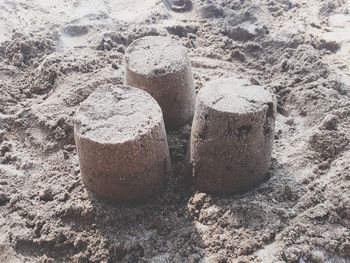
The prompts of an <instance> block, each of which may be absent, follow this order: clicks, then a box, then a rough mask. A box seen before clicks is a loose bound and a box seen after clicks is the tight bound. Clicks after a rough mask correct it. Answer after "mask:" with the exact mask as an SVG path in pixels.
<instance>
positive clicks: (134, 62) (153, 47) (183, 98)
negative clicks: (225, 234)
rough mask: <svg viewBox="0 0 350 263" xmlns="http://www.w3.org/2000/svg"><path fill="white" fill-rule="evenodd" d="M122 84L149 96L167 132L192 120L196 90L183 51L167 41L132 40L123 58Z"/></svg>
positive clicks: (146, 38)
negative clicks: (160, 115) (159, 111)
mask: <svg viewBox="0 0 350 263" xmlns="http://www.w3.org/2000/svg"><path fill="white" fill-rule="evenodd" d="M125 67H126V69H125V84H127V85H130V86H134V87H137V88H141V89H143V90H145V91H147V92H148V93H149V94H151V95H152V96H153V97H154V98H155V99H156V101H157V102H158V103H159V105H160V107H161V108H162V111H163V115H164V121H165V125H166V127H167V128H170V129H174V128H178V127H180V126H182V125H184V124H186V123H188V122H190V121H191V120H192V117H193V113H194V105H195V89H194V79H193V73H192V67H191V63H190V61H189V59H188V56H187V51H186V48H185V47H183V46H182V45H180V44H179V43H177V42H176V41H175V40H172V39H171V38H168V37H161V36H147V37H143V38H140V39H137V40H135V41H134V42H133V43H132V44H131V45H130V46H129V47H128V49H127V51H126V54H125Z"/></svg>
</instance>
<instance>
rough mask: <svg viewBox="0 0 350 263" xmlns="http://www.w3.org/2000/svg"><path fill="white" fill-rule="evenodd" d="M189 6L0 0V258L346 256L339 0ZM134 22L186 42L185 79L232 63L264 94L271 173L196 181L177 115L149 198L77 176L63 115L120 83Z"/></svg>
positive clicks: (344, 44)
mask: <svg viewBox="0 0 350 263" xmlns="http://www.w3.org/2000/svg"><path fill="white" fill-rule="evenodd" d="M209 2H212V3H214V2H215V4H210V5H208V3H209ZM141 3H142V4H141ZM193 4H194V5H193V10H192V11H191V12H189V13H174V12H172V11H169V10H167V9H166V8H165V7H164V5H163V3H162V2H161V1H157V0H145V1H139V0H129V1H127V0H122V1H116V0H114V1H112V0H106V1H93V0H85V1H84V0H75V1H72V0H69V1H68V0H62V1H54V0H32V1H28V0H0V262H300V263H301V262H337V263H338V262H340V263H341V262H350V230H349V227H350V196H349V192H350V190H349V188H350V161H349V160H350V144H349V142H350V134H349V129H350V118H349V116H350V107H349V106H350V100H349V92H350V52H349V51H350V15H349V11H350V3H349V1H346V0H322V1H321V0H318V1H316V0H300V1H297V0H290V1H289V0H261V1H255V0H246V1H239V0H217V1H209V0H203V1H199V0H198V1H194V2H193ZM146 35H170V36H171V37H173V38H174V39H177V40H178V41H180V42H181V43H182V44H183V45H184V46H186V47H187V48H188V50H189V55H190V59H191V61H192V65H193V70H194V77H195V81H196V89H200V88H201V87H202V86H203V84H205V83H206V82H207V81H208V80H210V79H214V78H217V77H231V76H233V75H235V76H238V77H242V78H247V79H248V80H249V81H251V83H252V84H255V85H256V84H260V85H263V86H265V87H266V88H268V89H270V90H271V91H272V92H273V93H274V94H275V95H276V96H277V98H278V114H277V120H276V136H275V148H274V152H273V160H272V166H271V169H270V171H269V177H270V178H269V180H268V181H266V182H265V183H263V184H262V185H261V186H260V187H259V188H257V189H256V190H254V191H251V192H248V193H246V194H243V195H236V196H232V197H220V198H218V197H214V196H210V195H206V194H203V193H196V192H194V191H193V190H192V188H191V184H190V178H189V176H188V174H187V173H186V171H187V169H186V168H187V167H186V165H185V160H186V150H187V147H188V138H189V132H190V128H189V126H185V127H184V128H182V129H180V130H179V131H175V132H171V133H169V135H168V143H169V146H170V154H171V158H172V165H173V166H172V172H171V174H170V175H169V176H168V184H167V187H166V189H164V192H163V193H162V194H160V195H159V196H158V197H157V198H156V199H155V200H154V201H153V202H151V203H149V204H145V205H141V206H137V207H126V206H116V205H111V204H107V203H104V202H102V201H100V200H98V199H96V197H95V196H94V195H92V194H91V193H90V192H89V191H88V190H87V189H86V188H85V187H84V186H83V183H82V181H81V176H80V171H79V165H78V158H77V154H76V150H75V145H74V138H73V123H72V117H73V115H74V113H75V111H76V109H77V107H78V105H79V104H80V103H81V102H82V101H84V100H85V99H86V98H87V97H88V96H89V94H91V92H93V91H94V90H95V89H96V88H98V87H99V86H101V85H102V84H104V83H114V84H119V83H122V82H123V77H124V72H123V69H124V66H123V58H124V52H125V49H126V47H127V46H128V45H129V44H130V43H131V42H132V41H133V40H135V39H137V38H139V37H142V36H146Z"/></svg>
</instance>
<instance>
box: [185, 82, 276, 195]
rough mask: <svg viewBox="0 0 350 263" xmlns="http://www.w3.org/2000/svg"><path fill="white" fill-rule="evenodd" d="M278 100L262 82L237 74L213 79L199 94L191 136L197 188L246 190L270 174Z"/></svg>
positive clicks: (230, 191)
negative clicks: (241, 77)
mask: <svg viewBox="0 0 350 263" xmlns="http://www.w3.org/2000/svg"><path fill="white" fill-rule="evenodd" d="M275 114H276V103H275V101H274V99H273V96H272V95H271V94H270V93H269V92H268V91H266V90H264V89H263V88H262V87H260V86H252V85H249V84H248V82H246V81H244V80H240V79H236V78H229V79H221V80H214V81H211V82H209V83H207V85H206V86H205V87H204V88H202V89H201V90H200V91H199V93H198V96H197V102H196V112H195V115H194V120H193V125H192V135H191V163H192V166H193V176H194V181H195V185H196V187H197V188H198V189H199V190H200V191H203V192H209V193H214V194H232V193H240V192H245V191H248V190H250V189H252V188H254V187H255V186H257V185H259V184H260V183H261V182H263V181H264V179H265V178H266V173H267V171H268V168H269V165H270V160H271V152H272V145H273V139H274V126H275Z"/></svg>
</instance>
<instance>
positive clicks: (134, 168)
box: [74, 85, 170, 202]
mask: <svg viewBox="0 0 350 263" xmlns="http://www.w3.org/2000/svg"><path fill="white" fill-rule="evenodd" d="M74 134H75V141H76V146H77V151H78V155H79V162H80V170H81V175H82V178H83V181H84V183H85V185H86V186H87V187H88V188H89V189H90V190H91V191H93V192H95V193H96V194H97V195H99V196H101V197H103V198H107V199H112V200H115V201H119V202H134V201H142V200H143V199H145V198H147V197H149V196H151V195H154V194H155V193H157V192H158V191H159V190H160V188H161V187H162V184H163V182H164V179H165V178H166V174H167V172H168V170H169V169H170V159H169V150H168V145H167V140H166V134H165V128H164V122H163V116H162V112H161V109H160V107H159V105H158V103H157V102H156V101H155V100H154V99H153V98H152V97H151V96H150V95H149V94H148V93H146V92H144V91H142V90H140V89H137V88H133V87H129V86H122V85H119V86H112V85H106V86H103V87H101V88H99V89H97V90H96V91H95V92H93V93H92V94H91V95H90V97H89V98H88V99H87V100H85V101H84V102H83V103H82V104H81V106H80V108H79V109H78V111H77V113H76V115H75V117H74Z"/></svg>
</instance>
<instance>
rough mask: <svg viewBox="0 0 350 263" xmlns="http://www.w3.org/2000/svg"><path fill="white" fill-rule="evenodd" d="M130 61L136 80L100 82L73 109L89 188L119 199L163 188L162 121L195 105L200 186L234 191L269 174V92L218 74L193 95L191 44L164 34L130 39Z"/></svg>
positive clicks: (194, 157)
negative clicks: (187, 46)
mask: <svg viewBox="0 0 350 263" xmlns="http://www.w3.org/2000/svg"><path fill="white" fill-rule="evenodd" d="M125 67H126V74H125V84H126V85H130V86H133V87H130V86H117V87H112V86H106V87H102V88H99V89H97V90H96V91H95V92H94V93H92V94H91V95H90V97H89V98H88V99H87V100H86V101H85V102H83V103H82V104H81V106H80V108H79V110H78V112H77V113H76V116H75V139H76V145H77V149H78V154H79V159H80V166H81V174H82V177H83V181H84V183H85V184H86V186H87V187H88V188H89V189H90V190H92V191H93V192H95V193H96V194H98V195H100V196H102V197H105V198H108V199H113V200H116V201H121V202H125V201H126V202H128V201H141V200H144V199H145V198H147V197H149V196H152V195H154V194H156V193H157V192H159V191H160V189H161V188H162V184H163V182H164V180H165V177H166V174H167V172H168V171H169V169H170V160H169V149H168V145H167V141H166V132H165V128H164V122H165V125H166V126H167V127H168V128H171V129H175V128H178V127H180V126H182V125H184V124H186V123H190V122H191V121H192V118H193V114H194V112H195V114H194V119H193V126H192V133H191V142H190V146H191V147H190V159H191V165H192V168H193V169H192V172H193V174H192V175H193V179H194V185H195V187H196V189H198V190H200V191H204V192H208V193H214V194H234V193H240V192H244V191H248V190H250V189H252V188H253V187H255V186H257V185H258V184H260V183H261V182H262V181H264V179H265V176H266V173H267V171H268V168H269V165H270V160H271V152H272V145H273V138H274V122H275V114H276V104H275V102H274V99H273V96H272V95H271V94H270V93H269V92H268V91H266V90H265V89H263V88H262V87H260V86H252V85H250V84H249V83H248V82H247V81H244V80H240V79H236V78H229V79H219V80H216V81H211V82H209V83H207V85H206V86H205V87H204V88H203V89H202V90H200V92H199V94H198V96H197V101H196V98H195V90H194V80H193V74H192V69H191V64H190V61H189V59H188V56H187V52H186V49H185V48H184V47H182V46H181V45H180V44H178V43H176V42H175V41H174V40H172V39H170V38H167V37H144V38H141V39H138V40H136V41H135V42H133V43H132V44H131V45H130V47H129V48H128V50H127V52H126V56H125ZM149 94H150V95H149ZM152 97H153V98H154V99H153V98H152ZM195 101H196V102H195ZM163 118H164V121H163Z"/></svg>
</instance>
